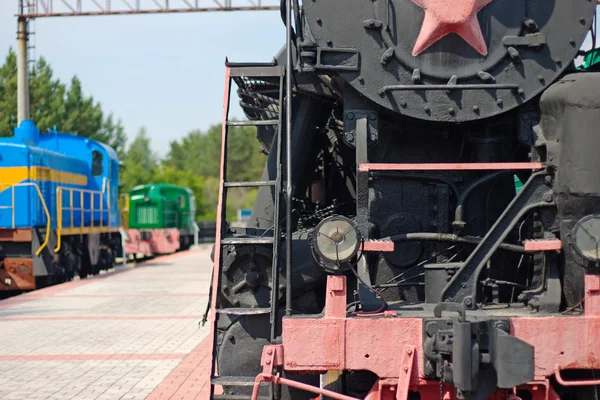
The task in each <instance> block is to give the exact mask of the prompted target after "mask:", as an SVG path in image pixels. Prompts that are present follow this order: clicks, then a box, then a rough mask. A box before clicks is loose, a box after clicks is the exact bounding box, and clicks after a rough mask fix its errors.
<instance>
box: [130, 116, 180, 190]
mask: <svg viewBox="0 0 600 400" xmlns="http://www.w3.org/2000/svg"><path fill="white" fill-rule="evenodd" d="M157 174H158V157H157V156H156V155H155V154H154V153H153V152H152V149H151V147H150V138H148V136H147V135H146V128H143V127H142V128H141V129H140V130H139V132H138V133H137V135H136V136H135V138H134V139H133V141H132V142H131V145H130V146H129V148H128V149H127V152H126V153H125V156H124V158H123V168H122V169H121V178H120V180H121V185H122V189H121V191H122V193H128V192H129V191H130V190H131V188H133V187H134V186H137V185H143V184H146V183H154V182H156V175H157ZM166 183H171V182H166Z"/></svg>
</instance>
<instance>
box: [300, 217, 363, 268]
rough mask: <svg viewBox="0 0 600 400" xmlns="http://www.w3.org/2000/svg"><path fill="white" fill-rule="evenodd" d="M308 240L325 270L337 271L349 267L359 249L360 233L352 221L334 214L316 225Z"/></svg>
mask: <svg viewBox="0 0 600 400" xmlns="http://www.w3.org/2000/svg"><path fill="white" fill-rule="evenodd" d="M310 242H311V246H312V248H313V252H314V253H315V258H316V260H317V262H318V263H319V264H321V266H323V268H325V269H326V270H329V271H332V272H337V271H342V270H345V269H347V268H348V267H349V265H348V263H349V262H351V261H352V260H353V258H354V257H355V256H356V254H357V253H358V251H359V248H360V243H361V235H360V231H359V230H358V227H357V226H356V223H355V222H354V221H352V220H351V219H349V218H346V217H343V216H338V215H336V216H332V217H327V218H325V219H324V220H323V221H321V222H320V223H319V225H317V227H316V228H315V230H314V231H313V232H312V234H311V238H310Z"/></svg>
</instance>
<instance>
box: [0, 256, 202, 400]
mask: <svg viewBox="0 0 600 400" xmlns="http://www.w3.org/2000/svg"><path fill="white" fill-rule="evenodd" d="M209 255H210V248H209V247H204V248H202V249H201V250H200V251H189V252H184V253H177V254H174V255H171V256H166V257H162V258H157V259H155V260H152V261H148V262H145V263H142V264H138V265H137V266H136V267H120V268H117V269H116V270H115V271H112V272H109V273H106V274H103V275H100V276H97V277H94V278H91V279H84V280H77V281H73V282H69V283H65V284H62V285H57V286H53V287H50V288H46V289H42V290H39V291H36V292H32V293H28V294H25V295H21V296H16V297H13V298H10V299H6V300H2V301H0V399H7V400H8V399H28V400H29V399H31V400H34V399H56V400H67V399H77V400H87V399H102V400H113V399H161V400H162V399H165V400H166V399H203V400H204V399H207V398H208V392H207V391H208V386H207V385H206V383H207V368H208V366H209V349H208V339H207V333H208V329H207V327H208V324H207V326H206V327H205V328H200V327H199V322H200V320H201V318H202V313H203V312H204V310H205V307H206V302H207V301H208V288H209V285H210V274H211V271H212V264H211V261H210V257H209Z"/></svg>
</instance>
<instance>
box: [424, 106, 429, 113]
mask: <svg viewBox="0 0 600 400" xmlns="http://www.w3.org/2000/svg"><path fill="white" fill-rule="evenodd" d="M423 110H424V111H425V112H426V113H428V112H429V111H431V109H430V108H429V106H427V105H426V106H425V107H423Z"/></svg>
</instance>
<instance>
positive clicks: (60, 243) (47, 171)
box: [0, 121, 121, 290]
mask: <svg viewBox="0 0 600 400" xmlns="http://www.w3.org/2000/svg"><path fill="white" fill-rule="evenodd" d="M14 133H15V134H14V136H13V137H10V138H1V139H0V290H33V289H37V288H40V287H44V286H48V285H51V284H55V283H58V282H63V281H66V280H69V279H71V278H72V277H73V276H74V275H75V274H79V275H80V276H81V277H85V276H87V275H88V274H96V273H98V272H99V271H100V270H101V269H107V268H110V267H112V265H113V264H114V259H115V256H116V254H119V253H118V252H119V251H120V249H121V242H120V234H119V226H120V225H119V207H118V198H119V196H118V190H119V161H118V158H117V154H116V153H115V151H114V150H113V149H112V148H110V147H109V146H106V145H104V144H102V143H99V142H97V141H95V140H91V139H88V138H85V137H82V136H76V135H72V134H68V133H58V132H56V131H55V132H50V133H49V134H44V135H40V131H39V129H38V128H37V127H36V126H35V124H34V123H33V122H32V121H23V122H22V123H21V125H20V126H19V127H17V128H15V130H14Z"/></svg>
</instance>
